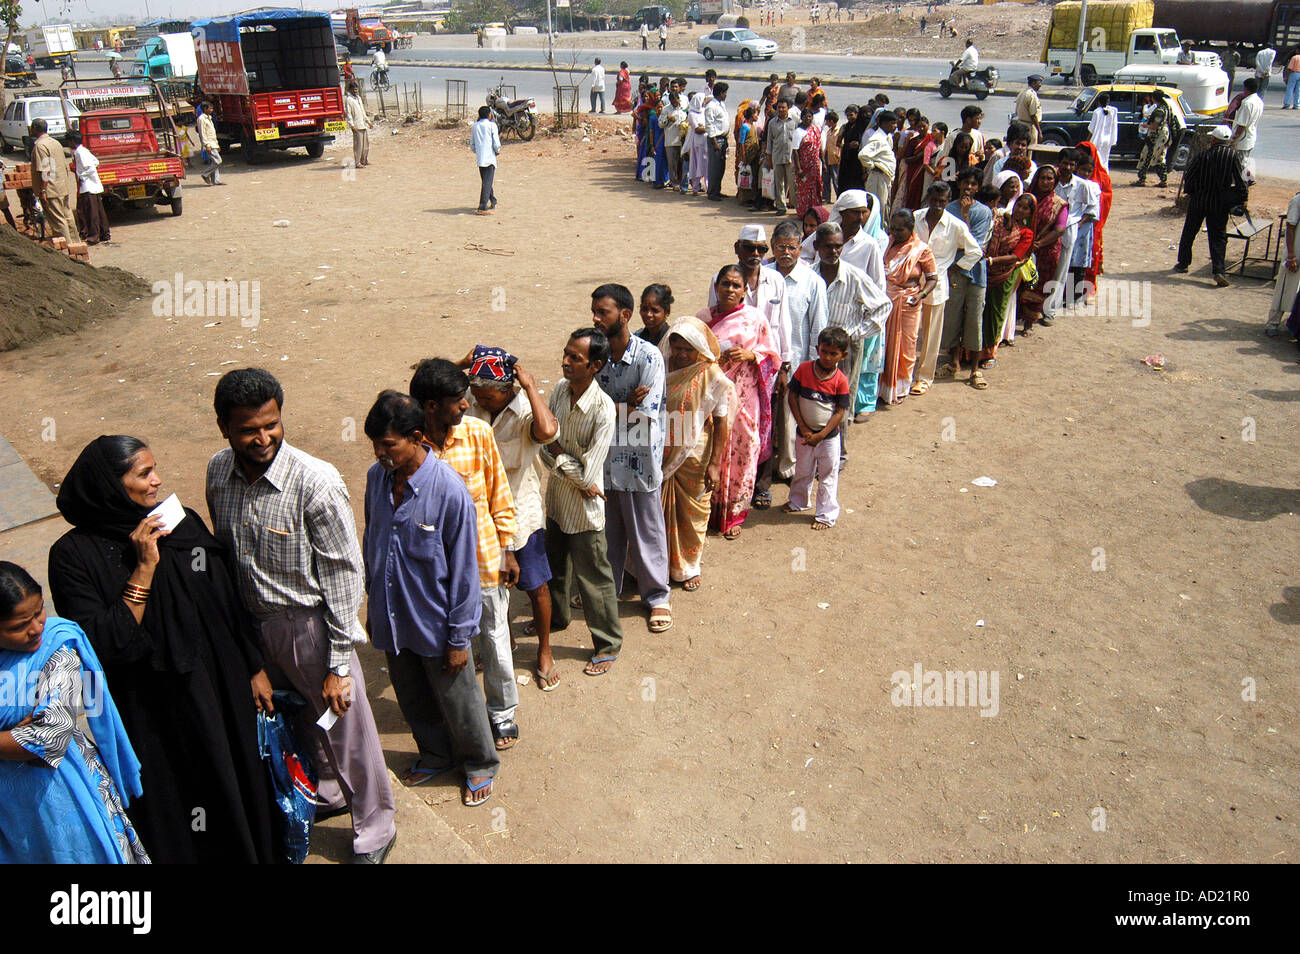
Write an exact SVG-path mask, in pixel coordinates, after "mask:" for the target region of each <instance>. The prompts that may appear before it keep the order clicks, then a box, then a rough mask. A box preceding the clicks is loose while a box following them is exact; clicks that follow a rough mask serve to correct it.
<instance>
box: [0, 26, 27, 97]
mask: <svg viewBox="0 0 1300 954" xmlns="http://www.w3.org/2000/svg"><path fill="white" fill-rule="evenodd" d="M22 15H23V8H22V6H21V5H20V4H19V3H18V0H0V22H3V24H4V25H5V27H7V29H6V31H5V45H4V55H5V56H6V57H7V56H9V44H10V43H12V42H13V39H14V34H15V33H17V32H18V21H19V19H20V18H21V17H22ZM4 106H5V94H4V85H3V84H2V83H0V109H3V108H4Z"/></svg>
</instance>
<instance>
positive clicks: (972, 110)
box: [961, 106, 984, 122]
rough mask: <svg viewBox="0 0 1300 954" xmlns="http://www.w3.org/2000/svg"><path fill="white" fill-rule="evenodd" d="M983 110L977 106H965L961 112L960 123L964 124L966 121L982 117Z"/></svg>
mask: <svg viewBox="0 0 1300 954" xmlns="http://www.w3.org/2000/svg"><path fill="white" fill-rule="evenodd" d="M983 115H984V110H982V109H980V107H978V106H966V107H964V108H963V109H962V111H961V121H962V122H966V120H968V119H974V118H975V117H976V116H983Z"/></svg>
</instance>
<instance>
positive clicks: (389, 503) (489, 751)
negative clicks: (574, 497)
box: [363, 391, 501, 807]
mask: <svg viewBox="0 0 1300 954" xmlns="http://www.w3.org/2000/svg"><path fill="white" fill-rule="evenodd" d="M423 429H424V411H423V409H422V408H421V407H420V405H419V403H418V402H417V401H416V400H415V399H414V398H412V397H410V396H408V395H406V394H401V393H399V392H397V391H384V392H383V393H382V394H380V395H379V398H378V399H377V400H376V401H375V403H374V406H373V407H371V409H370V412H369V413H368V414H367V415H366V422H365V433H366V437H368V438H369V439H370V442H371V445H372V447H373V449H374V453H375V459H376V463H375V464H374V465H372V466H371V468H370V470H369V472H368V473H367V474H366V507H365V512H366V533H365V539H364V548H363V552H364V554H365V561H366V580H367V582H368V585H369V591H368V596H369V604H368V616H369V625H368V626H367V629H368V630H369V632H370V639H371V642H373V643H374V645H375V648H376V649H381V650H383V651H384V654H385V655H386V656H387V658H388V678H389V679H390V680H391V681H392V684H393V692H394V694H395V695H396V696H397V705H398V707H399V708H400V709H401V710H402V717H403V718H404V719H406V724H407V725H408V726H410V728H411V734H412V735H413V736H414V737H415V744H416V747H417V750H418V752H419V754H418V755H417V757H416V759H415V761H414V762H413V763H412V764H411V767H410V769H409V770H408V771H407V773H406V776H405V778H404V779H403V780H404V781H405V782H406V784H407V785H421V784H423V783H425V782H428V781H431V780H432V779H433V778H435V777H436V776H438V775H440V774H441V773H442V772H445V771H447V770H448V769H451V768H457V769H460V770H461V771H462V772H463V773H464V785H463V787H462V788H461V801H462V802H463V803H464V804H465V805H468V806H471V807H472V806H474V805H481V804H483V803H484V802H486V801H487V800H488V799H489V798H490V797H491V796H492V782H493V778H494V776H495V775H496V773H497V768H498V766H499V765H500V764H501V756H499V755H498V754H497V753H496V751H495V750H494V749H493V747H492V731H491V727H490V726H489V724H488V717H487V710H486V709H485V708H484V705H483V693H482V691H481V690H480V689H479V685H478V680H477V679H476V678H475V677H474V669H473V667H471V666H470V665H469V661H470V642H471V640H472V639H473V637H474V634H475V632H477V630H478V621H479V613H480V611H481V597H480V595H479V585H478V572H477V565H478V564H477V559H476V556H475V552H476V549H477V530H476V523H477V515H476V512H475V509H474V500H473V498H472V497H470V494H469V490H468V488H467V487H466V486H465V482H464V481H463V480H461V479H460V475H459V474H457V473H456V472H455V471H454V470H452V469H451V467H450V466H449V465H448V464H447V463H446V462H445V461H442V460H439V459H438V458H437V457H436V456H435V455H434V454H431V453H430V452H429V447H428V445H427V444H425V443H424V430H423Z"/></svg>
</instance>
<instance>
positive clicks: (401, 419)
mask: <svg viewBox="0 0 1300 954" xmlns="http://www.w3.org/2000/svg"><path fill="white" fill-rule="evenodd" d="M423 430H424V409H423V408H422V407H420V404H419V402H417V401H416V400H415V398H413V397H411V396H410V395H409V394H403V393H402V392H401V391H394V390H393V389H392V388H389V389H388V390H386V391H380V392H379V397H378V398H376V399H375V404H374V406H373V407H372V408H371V409H370V413H369V414H367V415H366V425H365V431H366V437H368V438H370V439H371V440H372V441H375V440H379V438H381V437H387V436H388V435H389V434H396V435H397V436H398V437H410V436H411V435H412V434H414V433H415V432H416V431H423Z"/></svg>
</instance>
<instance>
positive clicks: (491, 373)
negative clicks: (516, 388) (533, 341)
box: [469, 345, 518, 382]
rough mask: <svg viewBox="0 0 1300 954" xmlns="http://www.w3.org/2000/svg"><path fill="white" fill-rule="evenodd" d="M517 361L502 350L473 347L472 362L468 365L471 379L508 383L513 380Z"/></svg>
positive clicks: (485, 346) (481, 346)
mask: <svg viewBox="0 0 1300 954" xmlns="http://www.w3.org/2000/svg"><path fill="white" fill-rule="evenodd" d="M517 360H518V359H517V358H516V357H515V356H514V355H512V354H511V353H510V352H509V351H506V350H505V349H504V348H489V347H488V346H487V345H475V346H474V360H473V361H472V362H471V364H470V368H469V376H470V377H471V378H486V379H487V380H489V381H505V382H510V381H513V380H514V379H515V362H516V361H517Z"/></svg>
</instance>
